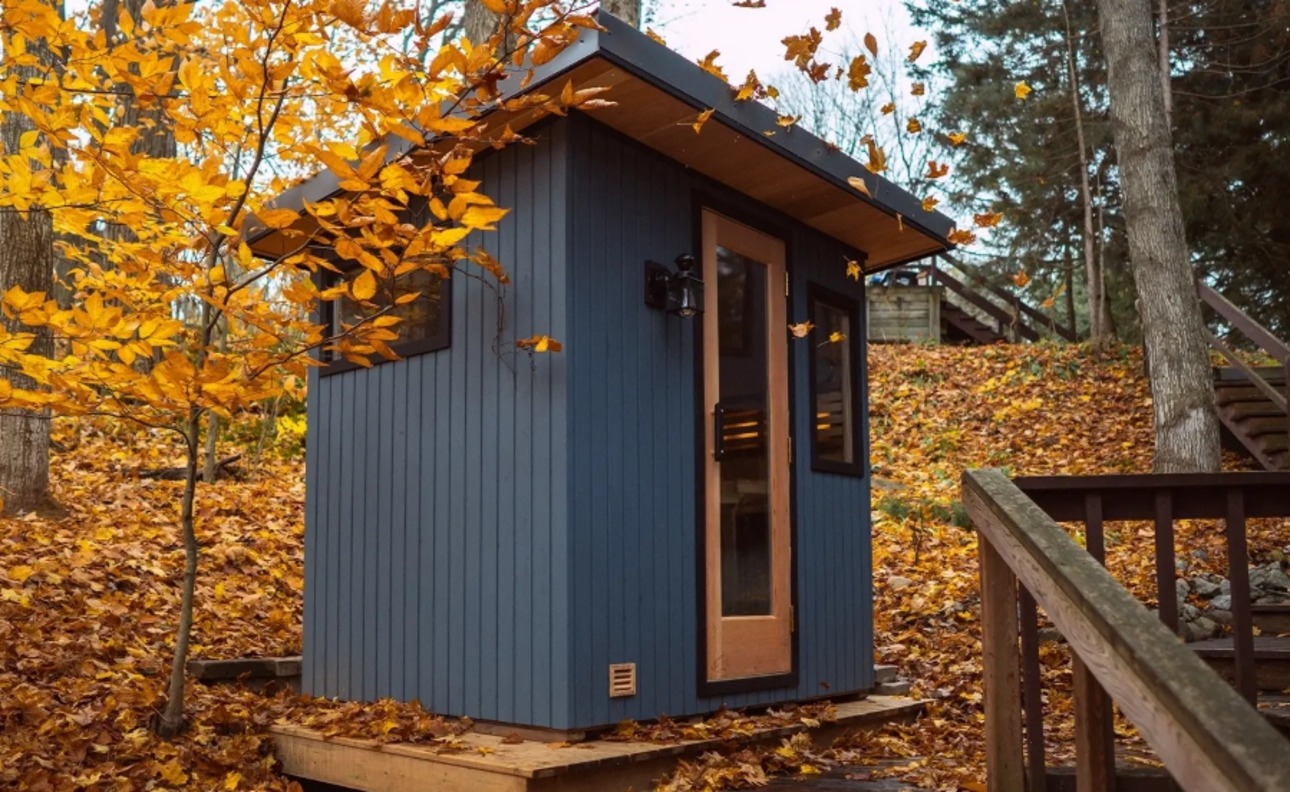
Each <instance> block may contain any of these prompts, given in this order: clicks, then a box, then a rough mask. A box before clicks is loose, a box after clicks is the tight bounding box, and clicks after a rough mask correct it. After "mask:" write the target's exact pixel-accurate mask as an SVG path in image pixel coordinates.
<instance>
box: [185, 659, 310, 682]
mask: <svg viewBox="0 0 1290 792" xmlns="http://www.w3.org/2000/svg"><path fill="white" fill-rule="evenodd" d="M188 675H189V676H191V677H193V678H194V679H197V680H200V681H202V682H216V681H220V680H229V679H239V678H241V677H243V676H245V677H247V678H248V679H276V678H278V677H293V676H300V655H295V656H293V657H240V658H234V659H230V660H189V661H188Z"/></svg>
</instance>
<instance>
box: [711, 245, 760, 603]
mask: <svg viewBox="0 0 1290 792" xmlns="http://www.w3.org/2000/svg"><path fill="white" fill-rule="evenodd" d="M766 281H767V274H766V266H765V265H764V264H762V263H760V262H758V261H755V260H753V259H750V258H747V257H746V256H741V255H739V254H738V253H734V252H732V251H730V250H727V249H726V248H723V247H721V246H720V245H718V246H717V283H716V288H717V312H718V319H717V321H718V325H717V327H718V332H717V335H718V343H719V352H718V367H717V370H718V378H719V381H720V390H719V395H718V402H717V414H718V415H717V431H718V432H719V433H720V438H719V440H720V445H719V447H720V449H721V453H720V460H719V468H720V486H721V612H722V615H725V616H766V615H770V613H771V541H770V540H771V509H770V467H769V463H770V459H769V454H770V442H769V437H768V436H767V425H768V421H767V393H768V390H769V388H768V380H769V368H770V367H769V360H768V357H767V353H768V338H767V328H766V299H767V282H766Z"/></svg>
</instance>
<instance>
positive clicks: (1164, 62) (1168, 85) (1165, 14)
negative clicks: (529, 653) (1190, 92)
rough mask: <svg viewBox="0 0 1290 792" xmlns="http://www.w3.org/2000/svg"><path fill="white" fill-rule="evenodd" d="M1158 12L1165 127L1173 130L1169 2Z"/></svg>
mask: <svg viewBox="0 0 1290 792" xmlns="http://www.w3.org/2000/svg"><path fill="white" fill-rule="evenodd" d="M1157 8H1158V9H1159V10H1158V11H1157V12H1156V29H1157V31H1159V32H1158V34H1157V36H1156V54H1157V56H1158V57H1159V58H1160V85H1161V86H1162V87H1163V88H1164V91H1165V126H1168V127H1169V128H1170V129H1173V118H1174V90H1173V81H1172V80H1170V76H1171V72H1170V70H1169V0H1160V5H1159V6H1157Z"/></svg>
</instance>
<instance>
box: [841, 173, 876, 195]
mask: <svg viewBox="0 0 1290 792" xmlns="http://www.w3.org/2000/svg"><path fill="white" fill-rule="evenodd" d="M847 184H849V185H851V186H852V187H854V188H856V189H857V190H859V191H860V192H862V193H864V194H865V195H868V196H869V197H870V198H872V197H873V194H872V193H870V192H869V185H868V184H866V183H865V180H864V179H863V178H861V177H859V176H851V177H849V178H848V179H847Z"/></svg>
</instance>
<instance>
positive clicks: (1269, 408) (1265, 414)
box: [1223, 398, 1286, 421]
mask: <svg viewBox="0 0 1290 792" xmlns="http://www.w3.org/2000/svg"><path fill="white" fill-rule="evenodd" d="M1223 409H1224V411H1226V412H1227V414H1228V415H1229V416H1230V417H1231V418H1232V420H1235V421H1244V420H1246V419H1248V418H1282V419H1284V418H1285V415H1286V414H1285V411H1284V410H1282V409H1281V408H1280V407H1278V406H1276V405H1275V404H1273V403H1272V402H1271V401H1270V400H1268V399H1267V398H1264V399H1263V401H1247V402H1234V403H1232V404H1228V405H1225V406H1224V407H1223Z"/></svg>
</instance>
